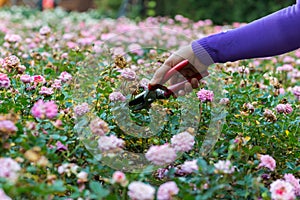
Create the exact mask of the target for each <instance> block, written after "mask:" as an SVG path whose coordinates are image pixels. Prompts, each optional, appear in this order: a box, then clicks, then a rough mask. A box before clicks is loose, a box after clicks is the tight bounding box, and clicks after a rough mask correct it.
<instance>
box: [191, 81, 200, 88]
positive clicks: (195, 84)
mask: <svg viewBox="0 0 300 200" xmlns="http://www.w3.org/2000/svg"><path fill="white" fill-rule="evenodd" d="M191 87H192V88H193V89H196V88H198V87H199V82H198V80H197V79H196V78H193V79H192V80H191Z"/></svg>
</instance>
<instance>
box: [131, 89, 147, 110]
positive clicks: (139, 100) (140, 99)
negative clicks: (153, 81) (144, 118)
mask: <svg viewBox="0 0 300 200" xmlns="http://www.w3.org/2000/svg"><path fill="white" fill-rule="evenodd" d="M146 92H147V91H144V92H142V93H141V94H139V95H138V96H136V98H135V99H133V100H131V101H129V103H128V105H129V108H130V109H131V110H133V111H135V110H141V109H143V108H147V107H148V106H147V105H146V104H147V102H146V100H145V95H146Z"/></svg>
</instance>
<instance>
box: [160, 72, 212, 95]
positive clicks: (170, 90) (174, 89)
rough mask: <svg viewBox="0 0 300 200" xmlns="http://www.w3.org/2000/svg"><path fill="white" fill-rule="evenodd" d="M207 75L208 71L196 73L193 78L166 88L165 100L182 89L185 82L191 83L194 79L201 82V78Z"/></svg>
mask: <svg viewBox="0 0 300 200" xmlns="http://www.w3.org/2000/svg"><path fill="white" fill-rule="evenodd" d="M208 75H209V73H208V71H204V72H201V74H200V73H197V74H195V75H194V76H192V77H190V78H188V79H187V80H184V81H182V82H180V83H177V84H174V85H172V86H170V87H168V88H166V90H165V93H164V95H165V97H166V98H169V97H170V96H171V95H174V93H176V92H178V91H179V90H182V89H184V87H185V84H186V83H187V82H191V81H192V79H193V78H196V79H197V80H201V79H202V78H204V77H206V76H208Z"/></svg>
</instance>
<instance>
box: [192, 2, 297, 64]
mask: <svg viewBox="0 0 300 200" xmlns="http://www.w3.org/2000/svg"><path fill="white" fill-rule="evenodd" d="M192 48H193V51H194V53H195V54H196V56H197V57H198V58H199V60H201V61H202V62H203V63H204V64H207V65H210V64H213V63H224V62H227V61H236V60H241V59H249V58H258V57H267V56H275V55H279V54H282V53H286V52H289V51H293V50H295V49H298V48H300V0H297V3H296V4H295V5H293V6H289V7H287V8H285V9H282V10H280V11H277V12H275V13H273V14H271V15H268V16H266V17H263V18H261V19H258V20H256V21H253V22H252V23H249V24H247V25H245V26H242V27H240V28H236V29H233V30H229V31H225V32H221V33H218V34H215V35H211V36H208V37H205V38H202V39H199V40H196V41H193V42H192Z"/></svg>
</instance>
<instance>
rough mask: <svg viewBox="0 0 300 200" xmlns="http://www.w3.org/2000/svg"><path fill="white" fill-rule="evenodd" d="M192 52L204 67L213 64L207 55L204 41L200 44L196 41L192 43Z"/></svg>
mask: <svg viewBox="0 0 300 200" xmlns="http://www.w3.org/2000/svg"><path fill="white" fill-rule="evenodd" d="M191 48H192V51H193V53H194V55H195V57H196V58H197V59H198V60H199V61H200V62H201V63H202V64H204V65H206V66H209V65H212V64H214V63H215V62H214V60H213V58H212V57H211V55H210V54H209V53H208V51H207V49H208V46H207V44H206V41H205V40H202V42H201V44H199V42H198V41H196V40H195V41H193V42H192V43H191Z"/></svg>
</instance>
